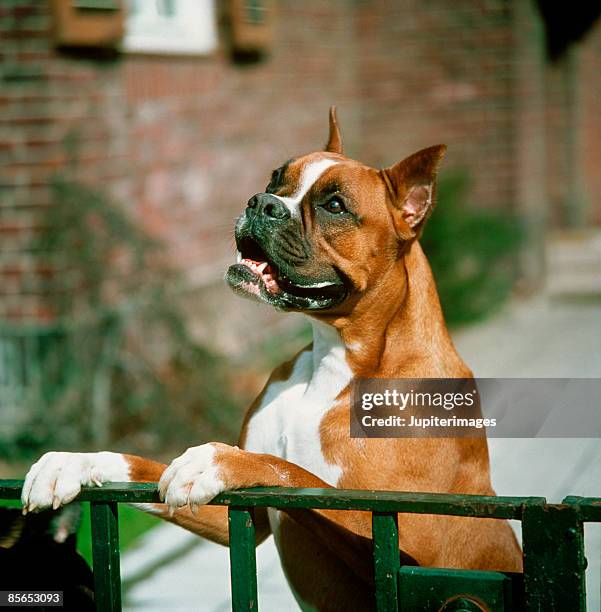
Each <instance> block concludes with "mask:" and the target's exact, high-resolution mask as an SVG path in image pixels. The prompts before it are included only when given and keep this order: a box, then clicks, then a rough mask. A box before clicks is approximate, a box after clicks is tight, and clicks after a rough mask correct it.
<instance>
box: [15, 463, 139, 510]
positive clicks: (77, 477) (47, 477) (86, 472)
mask: <svg viewBox="0 0 601 612" xmlns="http://www.w3.org/2000/svg"><path fill="white" fill-rule="evenodd" d="M110 480H115V481H127V480H129V466H128V464H127V462H126V461H125V459H124V458H123V456H122V455H120V454H118V453H109V452H100V453H60V452H51V453H46V454H45V455H42V457H40V459H39V460H38V461H37V462H36V463H34V464H33V465H32V466H31V468H30V469H29V472H27V476H25V483H24V485H23V491H22V492H21V502H22V504H23V513H26V512H30V511H33V510H36V509H38V510H41V509H43V508H49V507H50V506H52V507H53V508H54V509H55V510H56V509H57V508H58V507H59V506H62V505H64V504H68V503H69V502H70V501H73V499H75V497H77V495H78V494H79V492H80V491H81V487H82V485H88V486H91V485H96V486H102V483H103V482H107V481H110Z"/></svg>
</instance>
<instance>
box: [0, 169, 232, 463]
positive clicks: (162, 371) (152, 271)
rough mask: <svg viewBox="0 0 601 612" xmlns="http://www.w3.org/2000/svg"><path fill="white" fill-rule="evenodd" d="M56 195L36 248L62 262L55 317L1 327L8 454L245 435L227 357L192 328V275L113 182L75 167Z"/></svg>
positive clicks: (0, 452) (169, 444) (154, 445)
mask: <svg viewBox="0 0 601 612" xmlns="http://www.w3.org/2000/svg"><path fill="white" fill-rule="evenodd" d="M52 193H53V205H52V206H49V207H48V209H47V213H46V218H45V219H44V222H43V224H42V231H41V233H40V235H39V237H37V238H36V241H35V244H33V245H32V248H33V249H35V250H36V251H38V253H40V256H43V260H44V261H45V262H46V263H47V265H48V267H50V268H51V269H53V270H54V275H53V277H52V282H51V283H49V286H48V301H49V303H50V304H51V305H52V307H53V310H54V313H55V315H56V317H55V320H54V321H53V322H52V323H51V324H48V325H43V326H42V325H40V326H36V327H33V328H28V329H21V328H12V329H10V328H7V327H6V326H4V327H3V328H2V329H0V337H1V339H2V342H3V346H5V347H9V348H10V351H11V354H12V355H14V359H12V363H13V364H14V368H13V370H12V371H11V372H10V373H9V375H8V378H9V379H10V380H9V381H8V385H7V381H6V380H5V381H4V388H2V389H0V394H1V393H4V394H5V395H4V397H5V399H6V400H10V401H11V402H12V403H13V404H14V406H13V407H12V413H13V414H15V415H18V416H15V418H14V423H13V425H14V426H13V427H12V428H11V427H7V428H6V429H4V428H3V431H1V432H0V457H3V458H6V459H9V460H15V459H19V458H23V459H25V458H28V457H31V456H33V455H36V454H39V452H40V451H41V450H44V449H47V448H60V449H70V448H78V449H81V448H86V447H87V448H98V447H112V446H114V445H115V444H123V445H124V446H125V447H126V448H127V449H128V450H129V451H131V452H140V453H151V454H153V455H155V456H156V454H157V452H159V453H160V452H161V451H163V452H164V451H165V450H167V449H168V448H178V449H181V448H182V446H183V447H184V448H185V445H191V444H198V443H199V442H200V441H203V440H208V439H215V438H216V439H225V440H234V439H235V434H236V432H237V430H238V425H239V417H238V410H239V408H238V407H239V405H240V401H239V400H238V399H237V398H235V397H234V396H233V394H232V393H231V392H230V387H231V384H230V380H229V378H228V369H227V364H226V361H225V359H224V358H223V357H222V356H221V355H219V354H217V353H215V352H214V351H212V350H211V349H209V348H207V347H206V346H203V345H202V344H200V343H199V342H197V341H195V340H194V338H193V337H192V335H191V333H190V332H189V329H188V324H187V320H188V316H187V315H186V312H185V305H184V298H183V288H185V283H184V281H183V280H182V279H181V278H180V275H179V274H178V272H176V271H174V270H173V269H171V268H170V267H169V266H168V265H166V264H165V262H164V261H163V260H164V258H163V253H162V248H161V245H160V244H159V243H158V242H157V241H156V240H153V239H151V238H149V237H148V235H147V234H146V233H145V232H144V231H143V229H142V228H141V224H140V223H138V222H136V221H135V220H133V219H132V218H131V217H130V215H129V214H128V212H127V209H126V207H125V206H124V205H122V204H121V203H117V202H115V201H113V199H112V198H111V197H110V196H109V195H108V194H107V192H106V191H105V190H103V189H99V188H96V187H90V186H87V185H85V184H83V183H81V182H80V181H78V180H76V179H74V178H73V177H71V176H70V175H69V174H68V173H65V174H61V175H57V176H55V177H54V180H53V182H52ZM42 254H43V255H42ZM11 385H12V388H8V387H10V386H11Z"/></svg>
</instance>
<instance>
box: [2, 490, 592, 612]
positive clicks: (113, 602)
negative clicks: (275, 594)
mask: <svg viewBox="0 0 601 612" xmlns="http://www.w3.org/2000/svg"><path fill="white" fill-rule="evenodd" d="M22 485H23V482H22V481H20V480H0V499H19V498H20V495H21V487H22ZM77 499H78V500H79V501H86V502H90V504H91V520H92V547H93V560H94V581H95V597H96V609H97V610H101V611H103V612H104V611H111V612H112V611H116V610H121V577H120V569H119V531H118V521H117V507H118V504H120V503H152V502H159V501H160V500H159V497H158V493H157V487H156V484H153V483H107V484H105V485H104V486H103V487H102V488H93V487H88V488H84V490H83V491H82V492H81V494H80V495H79V496H78V498H77ZM211 503H212V504H214V505H222V506H228V507H229V510H228V512H229V529H230V567H231V584H232V609H233V610H235V611H241V610H253V611H255V610H257V609H258V597H257V571H256V558H255V525H254V516H253V511H254V508H257V507H267V508H279V509H283V510H285V509H308V508H315V509H323V510H363V511H368V512H371V513H372V533H373V563H374V579H375V594H374V597H375V606H376V609H377V610H378V611H379V612H385V611H386V612H389V611H393V610H402V611H403V612H422V611H423V610H438V611H445V612H451V611H452V610H454V611H468V612H469V611H470V610H472V611H481V610H487V611H490V612H501V611H507V610H527V611H528V612H550V611H553V610H555V611H558V612H559V611H561V612H564V611H570V612H577V611H579V610H586V602H585V596H586V592H585V569H586V559H585V557H584V537H583V532H584V530H583V523H585V522H601V498H584V497H574V496H571V497H566V498H565V499H564V501H563V503H561V504H548V503H546V500H545V498H543V497H483V496H475V495H451V494H433V493H400V492H389V491H364V490H361V491H350V490H343V489H288V488H279V487H278V488H254V489H244V490H238V491H231V492H228V493H222V494H221V495H219V496H217V497H216V498H215V499H214V500H213V501H212V502H211ZM398 513H414V514H415V513H417V514H438V515H452V516H466V517H477V518H488V519H516V520H519V521H521V522H522V539H523V550H524V573H523V574H505V573H502V572H491V571H476V570H452V569H444V568H422V567H409V566H401V561H400V554H399V548H398V524H397V514H398Z"/></svg>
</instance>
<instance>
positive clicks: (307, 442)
mask: <svg viewBox="0 0 601 612" xmlns="http://www.w3.org/2000/svg"><path fill="white" fill-rule="evenodd" d="M313 336H314V340H313V350H312V351H305V352H303V353H302V354H301V355H300V356H299V358H298V359H297V361H296V363H295V364H294V368H293V371H292V374H291V375H290V378H289V379H288V380H285V381H281V382H275V383H273V384H271V385H270V386H269V388H268V389H267V391H266V393H265V396H264V397H263V401H262V402H261V405H260V406H259V408H258V409H257V411H256V412H255V414H254V415H253V416H252V418H251V419H250V421H249V423H248V430H247V436H246V443H245V448H246V449H247V450H249V451H253V452H258V453H269V454H272V455H276V456H278V457H281V458H282V459H286V460H287V461H290V462H292V463H295V464H297V465H299V466H301V467H303V468H305V469H306V470H308V471H309V472H311V473H313V474H315V475H316V476H319V477H320V478H321V479H322V480H324V481H325V482H327V483H328V484H331V485H334V486H335V485H336V484H337V482H338V479H339V478H340V474H341V468H340V467H339V466H338V465H336V464H333V463H329V462H327V461H326V459H325V457H324V455H323V451H322V447H321V436H320V425H321V422H322V420H323V418H324V416H325V415H326V414H327V412H328V411H329V410H330V409H331V408H332V407H333V406H334V404H335V401H336V397H337V396H338V394H339V393H340V392H341V391H342V390H343V389H344V388H345V387H346V386H347V385H348V384H349V382H350V380H351V377H352V375H351V370H350V368H349V366H348V364H347V362H346V360H345V356H344V346H343V345H342V343H341V341H340V339H339V336H338V334H337V332H335V330H333V329H330V328H325V326H322V325H319V326H316V325H314V334H313Z"/></svg>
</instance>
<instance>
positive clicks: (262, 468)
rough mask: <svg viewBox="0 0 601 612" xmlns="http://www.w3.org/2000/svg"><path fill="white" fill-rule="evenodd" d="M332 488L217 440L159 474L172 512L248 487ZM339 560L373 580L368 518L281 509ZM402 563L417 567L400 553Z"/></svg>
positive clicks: (192, 450) (275, 461) (296, 469)
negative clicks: (402, 558)
mask: <svg viewBox="0 0 601 612" xmlns="http://www.w3.org/2000/svg"><path fill="white" fill-rule="evenodd" d="M256 486H262V487H275V486H279V487H299V488H332V487H331V486H330V485H329V484H327V483H325V482H324V481H323V480H321V479H320V478H318V477H317V476H315V475H314V474H312V473H310V472H308V471H307V470H305V469H303V468H301V467H299V466H298V465H295V464H293V463H290V462H288V461H285V460H284V459H281V458H279V457H275V456H273V455H264V454H258V453H252V452H249V451H245V450H241V449H239V448H238V447H234V446H229V445H227V444H222V443H218V442H212V443H209V444H203V445H202V446H196V447H193V448H189V449H188V450H187V451H186V452H185V453H184V454H183V455H181V456H180V457H178V458H177V459H174V460H173V462H172V463H171V465H170V466H169V467H168V468H167V469H166V470H165V471H164V472H163V475H162V476H161V480H160V483H159V491H160V494H161V496H162V498H163V499H164V500H165V503H166V504H167V505H168V506H169V507H170V508H173V509H179V508H182V507H190V508H196V507H199V508H202V507H204V506H203V504H205V503H207V502H208V501H210V500H211V499H212V498H213V497H215V496H216V495H217V494H219V493H221V492H223V491H231V490H234V489H241V488H246V487H256ZM283 512H284V513H285V514H286V515H287V516H288V517H290V518H291V519H292V520H294V521H295V522H297V523H298V524H300V525H302V526H303V527H305V528H306V529H307V530H308V532H309V533H311V534H312V535H313V536H314V537H316V538H318V539H319V540H320V541H321V542H322V544H323V545H324V546H325V547H326V548H328V549H329V550H330V551H331V552H333V553H335V555H336V556H337V557H338V558H339V559H340V560H342V561H343V562H344V563H345V564H346V565H347V566H348V567H349V568H350V569H351V570H352V571H353V573H354V574H355V575H356V576H357V577H358V578H359V579H361V580H366V581H367V582H371V580H372V573H373V567H372V540H371V515H370V513H368V512H357V511H346V510H344V511H342V510H283ZM403 562H404V563H405V564H415V561H414V560H413V559H412V558H411V557H410V556H409V555H404V560H403Z"/></svg>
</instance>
